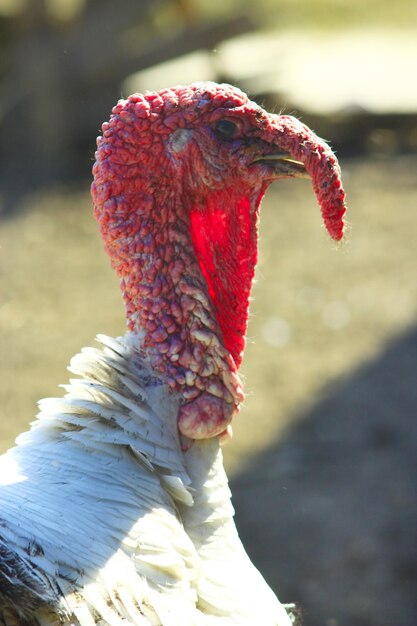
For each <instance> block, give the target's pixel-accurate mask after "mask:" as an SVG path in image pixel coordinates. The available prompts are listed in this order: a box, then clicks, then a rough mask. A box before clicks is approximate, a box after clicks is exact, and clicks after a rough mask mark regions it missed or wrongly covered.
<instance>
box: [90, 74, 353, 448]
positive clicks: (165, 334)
mask: <svg viewBox="0 0 417 626" xmlns="http://www.w3.org/2000/svg"><path fill="white" fill-rule="evenodd" d="M224 119H228V120H231V121H233V122H234V124H235V125H236V129H237V130H236V134H235V135H234V136H233V137H232V138H225V137H224V136H222V135H221V134H220V133H219V131H218V129H217V130H216V124H217V122H218V121H219V120H224ZM102 131H103V134H102V137H99V138H98V140H97V145H98V149H97V153H96V163H95V165H94V169H93V173H94V182H93V185H92V196H93V202H94V209H95V216H96V219H97V221H98V223H99V225H100V228H101V232H102V236H103V240H104V243H105V248H106V250H107V252H108V254H109V256H110V258H111V262H112V265H113V267H114V268H115V270H116V271H117V273H118V275H119V276H120V278H121V286H122V291H123V296H124V301H125V306H126V315H127V323H128V328H129V329H130V330H131V331H139V330H141V331H142V332H144V346H143V347H144V349H145V351H146V352H147V354H148V356H149V358H150V361H151V364H152V366H153V368H154V369H155V371H157V372H159V373H160V375H161V377H162V378H163V379H164V380H165V381H166V382H167V383H168V385H169V386H170V387H171V389H172V392H173V393H179V394H180V398H181V406H180V411H179V416H178V427H179V430H180V432H181V433H182V434H183V435H185V436H187V437H190V438H192V439H194V438H206V437H212V436H215V435H218V434H220V433H222V432H224V431H225V429H226V428H227V426H228V424H229V423H230V421H231V419H232V416H233V414H234V413H235V412H236V411H237V410H238V408H239V404H240V403H241V401H242V400H243V399H244V395H243V391H242V387H241V383H240V381H239V377H238V374H237V370H238V367H239V365H240V363H241V360H242V354H243V350H244V346H245V335H246V328H247V319H248V306H249V297H250V290H251V286H252V282H253V277H254V271H255V266H256V261H257V241H258V213H259V206H260V202H261V199H262V196H263V194H264V192H265V190H266V188H267V187H268V185H269V184H270V183H271V182H272V181H273V180H276V179H277V178H279V177H281V175H279V174H277V172H276V170H274V168H271V166H269V165H268V164H267V163H266V162H264V161H260V162H258V163H256V162H255V161H256V159H257V158H259V157H261V156H264V155H268V154H270V153H274V152H277V151H278V150H280V151H285V152H288V153H290V154H291V155H292V157H293V158H294V159H296V160H299V161H301V162H302V163H304V165H305V168H306V170H307V172H308V173H309V174H310V175H311V177H312V180H313V187H314V190H315V192H316V195H317V198H318V201H319V203H320V206H321V209H322V214H323V219H324V222H325V225H326V227H327V229H328V231H329V233H330V235H331V236H332V237H333V238H334V239H336V240H339V239H340V238H341V237H342V235H343V214H344V212H345V206H344V192H343V189H342V186H341V181H340V171H339V167H338V163H337V160H336V158H335V156H334V155H333V153H332V152H331V150H330V148H329V147H328V146H327V145H326V144H325V143H324V142H323V141H322V140H320V139H319V138H318V137H316V136H315V135H314V133H312V131H310V130H309V129H308V128H307V127H306V126H304V125H303V124H301V123H300V122H299V121H298V120H296V119H294V118H292V117H288V116H277V115H271V114H268V113H266V112H265V111H264V110H263V109H261V108H260V107H259V106H257V105H256V104H254V103H253V102H251V101H250V100H248V98H247V96H246V95H245V94H243V93H242V92H241V91H239V90H237V89H235V88H233V87H231V86H230V85H217V84H215V83H196V84H194V85H190V86H189V87H176V88H173V89H166V90H163V91H160V92H152V93H145V94H144V95H141V94H135V95H133V96H130V98H128V99H127V100H122V101H120V102H119V103H118V104H117V105H116V106H115V107H114V109H113V114H112V116H111V119H110V121H109V122H108V123H105V124H103V126H102Z"/></svg>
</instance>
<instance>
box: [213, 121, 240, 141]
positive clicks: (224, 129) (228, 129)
mask: <svg viewBox="0 0 417 626" xmlns="http://www.w3.org/2000/svg"><path fill="white" fill-rule="evenodd" d="M216 130H217V132H218V133H219V135H221V136H222V137H223V138H224V139H233V137H236V135H237V131H238V128H237V125H236V124H235V123H234V122H231V121H230V120H219V121H218V122H217V124H216Z"/></svg>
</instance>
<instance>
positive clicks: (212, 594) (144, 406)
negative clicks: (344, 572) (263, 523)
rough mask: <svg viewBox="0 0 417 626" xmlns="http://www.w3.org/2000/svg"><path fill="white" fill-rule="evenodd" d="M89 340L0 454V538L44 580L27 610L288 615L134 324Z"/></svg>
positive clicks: (185, 616)
mask: <svg viewBox="0 0 417 626" xmlns="http://www.w3.org/2000/svg"><path fill="white" fill-rule="evenodd" d="M99 341H100V342H101V344H102V345H103V349H102V350H97V349H88V350H87V349H84V350H83V351H82V353H81V354H79V355H77V356H76V357H74V359H73V360H72V361H71V371H73V372H74V373H77V374H78V375H81V376H82V379H75V380H72V381H70V384H69V385H66V386H65V387H64V388H65V390H66V394H65V397H64V398H60V399H57V398H53V399H50V398H49V399H46V400H43V401H41V402H40V405H39V406H40V413H39V415H38V418H37V420H36V421H35V422H34V423H33V424H32V428H31V430H30V431H29V432H27V433H24V434H23V435H21V436H19V437H18V439H17V444H18V445H17V446H16V447H15V448H12V449H11V450H9V452H8V453H7V454H6V455H4V456H3V457H2V458H0V477H1V478H0V485H1V489H0V511H1V513H0V541H3V542H4V543H5V545H6V546H7V548H8V549H9V550H11V551H12V552H13V554H14V555H15V559H16V563H19V564H20V565H21V564H22V563H23V564H24V565H22V567H23V569H24V568H26V572H27V573H28V574H31V573H32V574H33V573H34V572H38V573H39V577H40V578H39V580H40V583H39V584H41V583H42V584H45V585H50V587H51V589H54V590H55V591H54V593H55V598H56V606H55V607H54V609H53V610H54V611H55V616H54V615H53V614H51V613H50V612H48V611H46V609H45V607H42V608H40V609H39V610H38V613H37V619H38V621H39V623H40V624H41V625H43V624H45V626H52V625H53V624H57V623H58V622H57V615H58V613H60V614H61V617H60V619H61V620H63V622H62V623H67V624H73V625H74V626H92V625H93V624H94V625H101V624H102V625H105V624H108V625H111V626H121V625H122V624H123V625H127V624H131V625H143V626H146V625H148V626H149V625H150V624H153V625H155V626H209V625H211V624H213V625H217V626H221V625H223V624H224V625H225V626H227V625H228V624H230V625H231V624H237V625H241V626H244V625H249V624H252V625H253V624H257V623H262V625H263V626H269V625H270V626H289V625H290V621H289V619H288V617H287V615H286V613H285V611H284V609H283V608H282V607H281V605H280V604H279V602H278V600H276V598H275V596H274V595H273V594H272V592H271V591H270V590H269V588H268V586H267V585H266V583H265V582H264V580H263V579H262V577H261V576H260V574H259V573H258V572H257V570H256V569H255V568H254V567H253V565H252V564H251V563H250V561H249V559H248V557H247V556H246V553H245V551H244V549H243V547H242V544H241V543H240V541H239V538H238V536H237V531H236V528H235V526H234V522H233V507H232V505H231V502H230V491H229V488H228V484H227V478H226V475H225V473H224V470H223V463H222V457H221V451H220V448H219V444H218V441H217V439H214V440H210V441H207V442H196V443H194V444H193V445H192V447H191V448H190V450H189V451H188V452H187V453H185V454H184V453H183V452H182V451H181V446H180V441H179V437H178V433H177V428H176V421H177V414H178V406H179V404H178V399H177V398H176V397H175V396H174V395H173V394H172V393H170V392H169V390H168V388H167V387H166V386H165V385H163V384H162V383H161V381H159V380H158V379H156V378H155V375H154V373H153V372H152V371H151V370H150V368H149V366H148V363H147V362H146V361H145V360H144V359H143V357H141V356H140V354H139V348H140V342H141V337H140V336H138V335H130V334H128V335H126V337H124V338H121V339H112V338H109V337H104V336H100V337H99ZM31 545H32V546H37V549H36V550H32V552H31V550H30V546H31ZM0 568H1V563H0ZM252 599H253V600H252ZM0 600H1V590H0ZM45 600H46V599H45ZM51 610H52V609H51ZM65 615H67V616H68V617H67V618H66V617H65ZM1 616H2V607H1V604H0V617H1ZM62 616H64V617H62ZM259 616H261V617H262V620H261V621H259ZM3 619H5V618H4V616H3ZM65 620H67V621H65ZM0 621H1V620H0ZM5 623H6V625H7V626H8V622H7V621H5ZM10 623H11V622H10Z"/></svg>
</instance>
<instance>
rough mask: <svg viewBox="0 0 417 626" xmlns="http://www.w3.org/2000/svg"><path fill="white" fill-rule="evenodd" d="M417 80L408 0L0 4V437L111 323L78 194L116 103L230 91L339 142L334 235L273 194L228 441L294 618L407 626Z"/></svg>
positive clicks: (416, 605) (243, 508)
mask: <svg viewBox="0 0 417 626" xmlns="http://www.w3.org/2000/svg"><path fill="white" fill-rule="evenodd" d="M416 76H417V3H416V2H415V1H414V0H397V2H395V3H393V2H390V1H387V0H369V1H368V2H367V3H363V2H362V1H361V0H356V1H355V0H336V1H335V0H257V2H256V3H253V2H250V1H249V0H248V1H244V0H242V1H238V0H222V2H221V3H214V2H210V1H209V0H117V1H116V0H0V162H1V167H0V381H1V382H0V395H1V403H2V409H1V417H0V448H1V450H5V449H6V448H7V447H8V446H10V445H11V444H12V442H13V439H14V437H15V436H16V435H17V433H18V432H20V431H21V430H23V429H25V428H26V427H27V425H28V423H29V422H30V421H31V420H32V419H33V417H34V415H35V413H36V401H37V400H38V399H39V398H41V397H44V396H53V395H56V394H60V393H61V391H60V390H58V389H57V385H58V384H59V383H62V382H65V381H66V380H67V377H68V373H67V372H66V369H65V368H66V365H67V363H68V361H69V359H70V357H71V356H72V355H73V354H74V353H75V352H77V351H78V350H79V349H80V347H81V346H83V345H91V344H92V343H93V342H94V336H95V334H96V333H98V332H104V333H108V334H115V335H119V334H122V333H123V332H124V321H123V310H122V305H121V302H120V298H119V292H118V286H117V281H116V278H115V277H114V276H113V274H112V272H111V271H110V269H109V267H108V261H107V258H106V257H105V255H104V252H103V251H102V249H101V242H100V240H99V237H98V235H97V232H96V228H95V224H94V222H93V219H92V216H91V206H90V199H89V192H88V187H89V183H90V171H91V166H92V162H93V158H94V145H95V137H96V135H97V134H98V132H99V128H100V125H101V123H102V122H103V121H104V120H106V119H108V117H109V113H110V109H111V107H112V106H113V104H114V103H115V102H116V101H117V99H118V98H119V97H121V96H127V95H128V94H129V93H130V92H133V91H138V90H139V91H140V90H144V89H156V88H159V87H163V86H169V85H172V84H176V83H188V82H191V81H193V80H205V79H209V80H217V81H227V82H231V83H233V84H235V85H237V86H239V87H241V88H242V89H244V90H245V91H247V92H248V93H249V94H250V95H251V97H253V98H254V99H256V100H257V101H258V102H259V103H261V104H263V105H264V106H265V107H266V108H268V109H269V110H273V111H280V110H282V111H285V112H286V113H293V114H295V115H297V116H298V117H300V118H301V119H303V121H304V122H306V123H307V124H308V125H310V126H312V127H313V128H314V129H315V130H316V132H317V133H318V134H320V135H321V136H323V137H325V138H326V139H328V140H330V142H331V143H332V145H333V147H334V148H335V149H336V151H337V153H338V156H339V158H340V160H341V164H342V171H343V174H344V182H345V187H346V190H347V194H348V201H349V205H350V207H349V208H350V211H349V222H350V228H349V230H348V234H347V241H346V242H345V243H344V244H343V245H342V246H339V247H335V246H334V245H332V244H331V243H330V242H329V240H328V239H327V238H326V236H325V234H324V232H323V228H322V226H321V221H320V215H319V210H318V208H317V206H316V201H315V199H314V197H313V194H312V190H311V185H310V184H309V182H308V181H282V182H280V183H278V184H276V185H275V186H274V187H273V188H271V189H270V190H269V192H268V194H267V197H266V199H265V201H264V204H263V208H262V214H261V241H260V263H259V267H258V272H257V284H256V286H255V289H254V294H253V295H254V298H253V303H252V307H251V321H250V328H249V340H248V347H247V350H246V355H245V362H244V366H243V374H244V377H245V380H246V390H247V395H248V398H247V401H246V403H245V406H244V408H243V410H242V411H241V414H240V415H239V417H238V418H236V419H235V423H234V434H235V436H234V439H233V440H232V442H231V443H230V444H229V445H228V446H226V447H225V450H224V452H225V457H226V464H227V467H228V470H229V474H230V477H231V483H232V490H233V493H234V504H235V508H236V512H237V524H238V526H239V529H240V532H241V535H242V538H243V540H244V542H245V544H246V546H247V548H248V551H249V553H250V555H251V556H252V558H253V560H254V561H255V563H256V564H257V565H258V566H259V568H260V569H261V570H262V572H263V573H264V574H265V575H266V578H267V579H268V581H269V582H270V584H271V585H272V586H273V587H274V589H275V590H276V591H277V593H278V594H279V597H280V598H281V599H282V600H284V601H287V602H290V601H295V602H297V603H298V604H299V605H300V607H301V609H300V611H301V616H302V621H303V624H305V626H415V625H416V624H417V595H416V593H415V589H416V578H417V565H416V563H417V559H416V557H417V554H416V552H417V523H416V513H417V505H416V499H415V491H416V489H415V488H416V482H417V481H416V476H417V473H416V459H417V454H416V452H417V423H416V422H417V421H416V418H417V379H416V373H417V281H416V245H415V237H416V233H417V217H416V214H417V156H416V147H417V83H416Z"/></svg>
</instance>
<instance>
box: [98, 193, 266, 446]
mask: <svg viewBox="0 0 417 626" xmlns="http://www.w3.org/2000/svg"><path fill="white" fill-rule="evenodd" d="M110 186H111V185H110ZM106 187H108V185H107V184H106V185H103V186H100V185H98V184H97V183H94V184H93V197H94V201H95V213H96V217H97V219H98V221H99V223H100V227H101V230H102V235H103V239H104V242H105V247H106V250H107V252H108V254H109V256H110V258H111V262H112V266H113V268H114V269H115V270H116V272H117V274H118V275H119V276H120V277H121V288H122V293H123V298H124V302H125V308H126V316H127V324H128V328H129V330H131V331H133V332H138V331H140V332H141V333H142V334H144V342H143V349H144V350H145V352H146V354H147V355H148V358H149V359H150V362H151V365H152V367H153V369H154V371H156V372H158V373H159V374H160V375H161V377H162V378H163V379H164V380H165V381H166V382H167V383H168V385H169V386H170V388H171V389H172V391H173V392H174V393H175V392H178V393H180V397H181V408H180V415H179V426H180V430H181V431H182V432H183V434H185V435H187V436H189V437H190V436H191V437H192V438H202V437H207V436H214V435H215V434H218V433H220V432H222V431H224V430H225V428H226V427H227V425H228V423H229V422H230V420H231V419H232V416H233V414H234V413H235V412H236V411H237V410H238V407H239V404H240V402H241V401H242V400H243V398H244V396H243V392H242V388H241V383H240V380H239V378H238V375H237V364H236V361H235V358H234V355H232V354H231V351H230V350H229V349H228V345H227V344H226V342H225V335H224V332H223V329H222V326H221V324H220V321H219V319H227V331H228V332H229V333H230V334H229V335H228V338H229V342H230V341H231V339H232V338H233V336H238V337H239V338H240V344H238V346H237V350H238V351H237V352H236V355H237V359H238V363H240V359H241V352H242V350H243V345H244V335H245V331H246V319H247V305H248V301H249V294H247V298H246V300H247V302H246V307H245V306H240V307H237V306H235V307H234V309H233V308H232V304H231V302H232V299H233V298H235V297H236V291H237V289H238V287H239V288H240V289H241V288H242V280H241V277H239V279H238V281H237V280H236V277H235V280H234V281H233V283H234V285H235V289H234V290H231V291H230V292H228V290H227V289H226V285H227V276H226V279H220V272H217V274H215V271H214V270H215V267H216V266H218V265H219V262H220V260H222V261H223V260H224V254H225V253H228V252H229V253H230V250H228V249H227V246H225V247H224V250H222V246H221V245H220V244H219V242H217V244H216V246H214V247H213V245H211V246H208V242H209V240H210V232H211V230H212V228H213V227H214V217H215V216H216V219H219V215H220V213H221V214H223V213H224V210H223V212H222V211H220V209H218V208H216V207H219V206H220V205H219V204H218V202H215V203H214V204H213V202H209V201H208V200H204V201H203V200H202V199H200V200H199V202H198V203H197V202H196V201H190V206H185V205H184V203H183V202H181V194H179V193H178V189H177V190H176V193H174V192H173V191H172V190H171V189H170V188H169V186H168V184H164V181H160V186H159V189H155V190H154V193H153V194H152V195H151V194H148V193H141V192H140V191H136V193H131V194H129V193H127V192H124V193H121V194H118V195H117V196H115V195H113V193H112V190H109V189H107V191H106ZM103 194H104V196H107V194H111V196H109V197H108V198H107V199H104V198H103ZM202 205H203V206H202ZM219 211H220V213H219ZM247 215H248V220H249V206H248V207H247ZM206 218H207V220H206ZM236 219H237V218H236ZM248 220H247V221H248ZM252 221H254V224H255V222H256V220H252ZM242 224H245V220H242ZM247 229H248V226H247V225H243V226H242V231H243V232H244V233H245V234H246V237H247V238H248V237H249V232H248V233H246V231H247ZM249 230H250V229H249ZM225 237H226V238H225V241H226V242H227V239H228V237H227V236H225ZM229 238H230V237H229ZM214 241H215V237H214ZM206 244H207V246H206ZM205 247H206V248H207V249H206V250H205V252H204V248H205ZM235 247H236V246H235ZM221 253H222V259H220V254H221ZM216 255H217V256H216ZM254 258H256V251H255V255H254ZM225 263H226V265H227V267H228V268H229V276H230V273H231V272H232V271H233V272H235V271H237V270H238V267H237V266H236V260H234V261H230V262H229V261H228V259H225ZM213 264H214V265H213ZM230 268H232V269H230ZM252 277H253V270H252V272H251V273H250V283H251V282H252ZM216 279H219V282H217V280H216ZM208 281H210V282H208ZM246 291H247V290H246ZM246 291H245V290H243V292H242V293H245V292H246ZM216 304H217V307H216ZM216 308H217V310H216ZM228 310H230V314H229V318H227V315H226V314H227V312H228ZM219 311H220V313H221V315H220V316H219ZM233 311H235V318H233V313H232V312H233ZM243 316H245V318H244V319H242V318H243ZM233 319H234V324H233V321H232V320H233ZM234 327H235V328H236V330H234ZM225 328H226V327H225ZM229 329H233V330H232V331H230V330H229Z"/></svg>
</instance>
